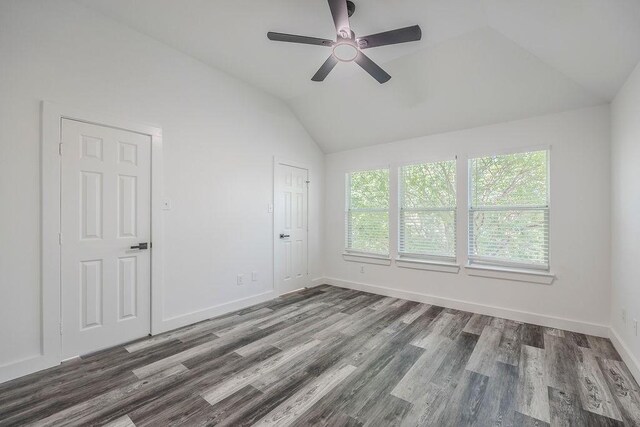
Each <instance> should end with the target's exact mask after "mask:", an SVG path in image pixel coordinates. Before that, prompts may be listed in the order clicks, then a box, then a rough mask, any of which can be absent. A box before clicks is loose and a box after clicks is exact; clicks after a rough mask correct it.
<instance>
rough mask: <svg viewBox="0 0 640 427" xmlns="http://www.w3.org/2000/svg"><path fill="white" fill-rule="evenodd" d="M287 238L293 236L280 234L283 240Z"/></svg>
mask: <svg viewBox="0 0 640 427" xmlns="http://www.w3.org/2000/svg"><path fill="white" fill-rule="evenodd" d="M285 237H291V236H290V235H288V234H284V233H280V238H281V239H284V238H285Z"/></svg>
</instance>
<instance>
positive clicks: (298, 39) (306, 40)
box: [267, 31, 335, 47]
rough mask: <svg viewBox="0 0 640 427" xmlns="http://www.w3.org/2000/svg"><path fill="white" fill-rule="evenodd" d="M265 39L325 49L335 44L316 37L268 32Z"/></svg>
mask: <svg viewBox="0 0 640 427" xmlns="http://www.w3.org/2000/svg"><path fill="white" fill-rule="evenodd" d="M267 38H268V39H269V40H273V41H277V42H289V43H302V44H315V45H318V46H327V47H331V46H333V45H334V44H335V42H333V41H332V40H327V39H319V38H316V37H307V36H297V35H295V34H284V33H274V32H273V31H269V32H268V33H267Z"/></svg>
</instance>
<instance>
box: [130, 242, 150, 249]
mask: <svg viewBox="0 0 640 427" xmlns="http://www.w3.org/2000/svg"><path fill="white" fill-rule="evenodd" d="M148 245H149V244H148V243H147V242H144V243H138V245H137V246H131V249H140V250H144V249H148Z"/></svg>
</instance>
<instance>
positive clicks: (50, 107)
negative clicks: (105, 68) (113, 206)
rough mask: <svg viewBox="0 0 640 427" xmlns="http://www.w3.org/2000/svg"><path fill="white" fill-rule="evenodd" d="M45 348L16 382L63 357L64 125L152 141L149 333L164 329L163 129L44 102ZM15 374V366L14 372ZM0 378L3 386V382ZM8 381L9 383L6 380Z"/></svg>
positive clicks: (42, 273)
mask: <svg viewBox="0 0 640 427" xmlns="http://www.w3.org/2000/svg"><path fill="white" fill-rule="evenodd" d="M41 119H42V121H41V147H40V148H41V156H40V168H41V175H40V179H41V194H40V196H41V201H40V203H41V204H40V215H41V217H40V220H41V230H40V231H41V242H40V243H41V246H40V248H41V253H40V263H41V264H40V277H41V298H42V299H41V309H42V313H41V345H40V355H37V356H35V357H32V358H30V359H28V360H25V361H24V362H25V363H24V364H23V366H21V369H19V370H18V369H16V371H15V372H9V375H10V376H11V377H14V378H15V377H18V376H21V375H25V374H27V373H30V372H35V371H37V370H40V369H44V368H46V367H51V366H55V365H58V364H59V363H60V362H61V361H62V360H61V357H62V356H61V355H62V333H61V330H60V327H61V326H60V325H61V320H62V317H61V315H62V313H61V303H62V298H61V285H62V280H61V266H60V261H61V252H62V250H61V246H60V244H59V240H58V239H59V233H60V231H61V227H60V220H61V183H62V180H61V171H62V169H61V157H60V155H59V144H60V141H61V137H62V120H63V119H69V120H76V121H80V122H85V123H89V124H95V125H101V126H107V127H112V128H118V129H122V130H126V131H130V132H136V133H141V134H144V135H148V136H149V137H150V138H151V236H152V238H151V239H152V240H151V241H152V242H153V249H152V250H151V254H150V256H151V283H150V287H151V296H150V301H151V307H150V312H151V319H150V331H149V332H150V333H152V334H153V333H155V331H157V330H159V329H160V325H161V323H162V307H163V304H162V288H163V287H162V285H163V271H162V265H163V263H162V260H163V257H162V254H163V240H164V239H163V232H162V231H163V228H162V194H163V183H162V176H163V164H162V159H163V157H162V129H161V128H160V127H158V126H153V125H148V124H145V123H139V122H134V121H130V120H127V119H122V118H118V117H113V116H110V115H107V114H101V113H95V112H91V111H86V110H84V109H78V108H70V107H66V106H61V105H59V104H55V103H53V102H50V101H42V102H41ZM16 368H17V366H16ZM4 376H5V375H4V373H3V375H1V376H0V381H2V380H3V378H2V377H4ZM7 379H9V378H7Z"/></svg>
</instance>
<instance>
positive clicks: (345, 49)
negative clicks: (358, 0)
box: [267, 0, 422, 83]
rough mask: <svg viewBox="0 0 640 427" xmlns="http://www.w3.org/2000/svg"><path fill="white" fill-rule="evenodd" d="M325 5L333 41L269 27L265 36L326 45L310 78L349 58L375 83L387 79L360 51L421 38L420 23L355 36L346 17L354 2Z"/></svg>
mask: <svg viewBox="0 0 640 427" xmlns="http://www.w3.org/2000/svg"><path fill="white" fill-rule="evenodd" d="M328 1H329V9H331V15H332V16H333V22H334V24H335V26H336V41H335V42H334V41H333V40H327V39H320V38H316V37H307V36H298V35H294V34H284V33H274V32H271V31H269V32H268V33H267V37H268V38H269V40H274V41H279V42H289V43H302V44H312V45H317V46H326V47H330V48H331V49H332V53H331V55H329V58H328V59H327V60H326V61H325V62H324V64H322V66H321V67H320V69H319V70H318V71H317V72H316V74H315V75H314V76H313V77H312V78H311V80H313V81H314V82H321V81H323V80H324V79H325V78H326V77H327V75H329V73H330V72H331V70H333V67H335V66H336V64H337V63H338V62H352V61H354V62H355V63H356V64H358V65H359V66H361V67H362V68H363V69H364V70H365V71H366V72H367V73H369V74H371V76H372V77H373V78H374V79H376V80H377V81H378V82H379V83H385V82H387V81H389V79H390V78H391V76H390V75H389V74H387V72H386V71H384V70H383V69H382V68H380V67H379V66H378V65H377V64H376V63H375V62H373V61H372V60H371V59H370V58H369V57H368V56H366V55H365V54H364V53H363V52H362V51H363V50H365V49H370V48H372V47H379V46H386V45H390V44H397V43H405V42H412V41H417V40H420V39H421V38H422V30H420V26H418V25H414V26H411V27H406V28H399V29H397V30H391V31H385V32H383V33H377V34H371V35H369V36H365V37H356V35H355V33H354V32H353V31H352V30H351V26H350V25H349V17H351V15H353V12H354V11H355V10H356V6H355V4H353V2H351V1H345V0H328Z"/></svg>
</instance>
